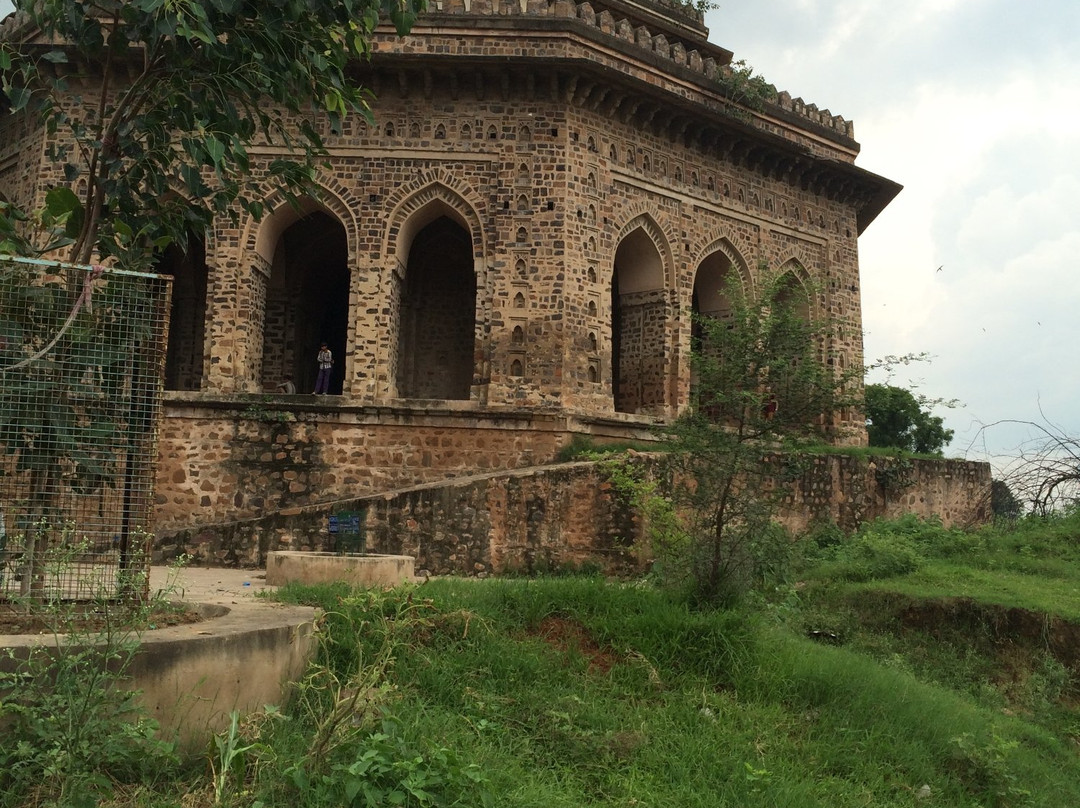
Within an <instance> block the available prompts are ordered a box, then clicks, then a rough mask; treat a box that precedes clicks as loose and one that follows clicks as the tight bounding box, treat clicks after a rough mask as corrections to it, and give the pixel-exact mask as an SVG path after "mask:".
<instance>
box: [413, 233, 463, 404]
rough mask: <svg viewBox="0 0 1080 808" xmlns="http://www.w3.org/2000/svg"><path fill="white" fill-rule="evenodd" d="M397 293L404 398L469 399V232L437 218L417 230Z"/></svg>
mask: <svg viewBox="0 0 1080 808" xmlns="http://www.w3.org/2000/svg"><path fill="white" fill-rule="evenodd" d="M408 255H409V259H408V265H407V267H406V270H405V280H404V282H403V290H402V292H401V295H400V303H399V306H400V313H399V323H400V325H399V329H400V333H399V338H398V355H397V388H398V395H399V396H401V397H402V398H419V399H457V400H462V399H468V398H469V394H470V390H471V387H472V379H473V363H474V356H475V323H476V273H475V270H474V268H473V245H472V240H471V238H470V236H469V233H468V232H467V231H466V230H465V228H464V227H462V226H461V225H460V224H459V223H458V222H456V221H455V220H453V219H451V218H450V217H449V216H441V217H439V218H437V219H435V220H434V221H432V222H431V223H430V224H428V225H427V226H426V227H424V228H423V229H422V230H420V232H419V233H417V235H416V237H415V238H414V239H413V241H412V245H411V246H410V248H409V251H408Z"/></svg>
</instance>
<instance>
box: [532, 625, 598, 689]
mask: <svg viewBox="0 0 1080 808" xmlns="http://www.w3.org/2000/svg"><path fill="white" fill-rule="evenodd" d="M531 634H532V635H533V636H536V637H539V638H540V639H542V640H543V641H544V642H546V643H547V644H548V645H550V646H551V647H552V648H555V649H557V650H559V651H561V652H562V653H564V654H566V653H576V654H580V655H581V656H583V657H584V658H585V659H586V660H587V662H588V671H589V673H595V674H601V675H603V674H606V673H607V672H608V671H610V670H611V669H612V668H613V667H615V664H616V663H617V662H619V655H618V654H616V653H615V652H614V651H612V650H611V649H610V648H604V647H602V646H601V645H600V644H599V643H597V642H596V640H594V639H593V638H592V635H591V634H589V630H588V629H587V628H585V626H583V625H581V623H578V622H577V621H576V620H570V619H568V618H565V617H559V616H556V615H552V616H549V617H545V618H544V619H543V620H542V621H540V625H539V626H537V627H536V630H535V631H533V632H531Z"/></svg>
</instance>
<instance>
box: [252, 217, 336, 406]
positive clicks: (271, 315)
mask: <svg viewBox="0 0 1080 808" xmlns="http://www.w3.org/2000/svg"><path fill="white" fill-rule="evenodd" d="M348 262H349V245H348V238H347V237H346V235H345V228H344V227H343V226H342V224H341V222H339V221H338V220H337V219H335V218H334V217H332V216H330V215H328V214H326V213H322V212H317V213H312V214H310V215H308V216H305V217H304V218H303V219H301V220H300V221H298V222H296V223H295V224H293V225H292V226H291V227H289V228H288V229H287V230H286V231H285V232H284V233H283V234H282V235H281V238H280V239H279V240H278V244H277V249H276V250H275V251H274V263H273V268H272V270H271V273H270V283H269V286H268V288H267V293H266V316H265V320H264V325H263V353H262V356H263V367H262V384H263V390H265V391H266V392H268V393H273V392H281V391H282V389H283V387H282V386H283V385H284V384H285V383H286V382H288V381H290V380H291V381H292V382H293V383H294V384H295V385H296V390H297V392H298V393H310V392H312V391H313V390H314V389H315V376H316V374H317V373H318V366H317V364H316V361H315V357H316V356H317V355H318V353H319V343H321V342H323V341H325V342H326V344H327V346H328V347H329V348H330V351H331V353H332V354H333V357H334V369H333V372H332V374H331V376H330V387H329V393H330V394H331V395H340V394H341V392H342V389H343V385H344V380H345V338H346V331H347V328H348V321H349V263H348Z"/></svg>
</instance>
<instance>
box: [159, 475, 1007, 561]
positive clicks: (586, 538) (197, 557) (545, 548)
mask: <svg viewBox="0 0 1080 808" xmlns="http://www.w3.org/2000/svg"><path fill="white" fill-rule="evenodd" d="M639 457H641V458H642V459H643V462H651V461H650V459H649V456H648V455H640V456H639ZM897 463H901V464H902V467H900V468H896V465H897ZM889 469H894V470H896V471H897V472H898V473H897V474H895V475H890V474H889V473H887V472H888V470H889ZM883 472H885V473H883ZM890 478H891V479H901V478H902V479H903V483H902V484H901V485H896V486H892V487H891V486H890V484H889V482H888V481H889V479H890ZM990 482H991V477H990V467H989V465H988V464H985V463H975V462H966V461H955V460H904V461H895V460H892V459H889V458H874V459H872V460H867V459H866V458H861V457H855V456H849V455H838V454H830V455H822V456H820V457H817V458H815V459H814V460H813V462H812V463H811V464H810V466H809V467H808V468H807V469H806V470H805V471H804V473H803V474H802V475H801V476H800V477H799V478H798V479H797V480H795V481H793V482H792V483H791V484H790V486H789V488H788V489H787V493H786V495H785V496H784V498H783V502H782V505H781V508H780V510H779V512H778V516H779V518H780V519H781V521H782V522H783V523H784V524H785V525H786V526H787V527H788V528H789V529H791V530H793V531H796V532H798V531H802V530H805V529H806V528H807V527H808V526H810V525H812V524H814V523H816V522H823V521H831V522H834V523H836V524H838V525H840V526H841V527H845V528H851V527H854V526H855V525H857V524H858V523H860V522H863V521H866V520H869V519H874V518H877V517H886V518H895V517H898V516H901V515H903V514H908V513H914V514H917V515H920V516H923V517H930V516H937V517H939V518H940V519H941V520H942V522H943V523H944V524H945V525H946V526H953V525H958V526H964V525H970V524H977V523H980V522H983V521H985V520H986V519H987V518H988V511H989V502H990ZM342 511H356V512H360V513H361V514H362V515H363V516H362V519H363V520H364V526H365V527H364V531H365V536H366V549H367V551H368V552H375V553H389V554H393V555H409V556H413V557H414V558H415V559H416V570H417V573H418V574H421V575H422V574H424V573H425V572H426V573H428V574H431V575H450V574H453V575H466V576H480V577H483V576H486V575H489V574H498V573H505V572H515V571H516V572H540V571H545V570H554V569H560V568H575V567H576V568H580V567H582V566H590V567H592V568H595V569H599V570H601V571H603V572H604V573H606V574H611V575H633V574H636V573H639V572H641V571H642V570H643V569H645V567H646V565H647V564H648V561H649V552H648V550H647V549H645V548H644V547H643V545H644V542H642V541H641V539H642V537H643V522H642V519H641V517H640V514H638V513H636V512H635V511H634V510H633V509H632V508H631V507H629V506H628V505H627V504H626V503H625V501H624V500H623V499H622V498H621V497H620V496H619V494H618V492H617V491H616V490H615V489H614V488H613V486H612V484H611V482H610V481H609V480H608V479H607V478H606V477H605V475H604V473H603V471H602V470H600V469H598V467H597V465H596V464H595V463H592V462H572V463H562V464H557V465H551V466H544V467H534V468H531V469H523V470H522V469H519V470H514V471H502V472H492V473H489V474H481V475H472V476H469V477H462V478H456V479H453V480H448V481H444V482H437V483H430V484H427V485H421V486H416V487H412V488H408V489H404V490H399V491H389V492H387V493H382V494H378V495H372V496H364V497H356V498H352V499H345V500H341V501H338V502H334V503H323V504H320V505H310V506H301V507H296V508H291V509H287V510H284V511H279V512H277V513H274V514H271V515H269V516H264V517H260V518H253V519H247V520H242V521H236V522H232V523H229V524H219V525H215V526H211V527H203V528H197V527H196V528H192V529H190V530H184V531H179V532H176V533H174V534H173V535H171V536H168V537H159V539H158V543H157V545H156V548H155V558H154V562H155V563H162V562H163V561H166V560H168V559H170V558H174V557H176V556H178V555H180V554H182V553H186V554H188V555H190V556H191V557H192V559H193V563H195V564H211V565H223V564H225V565H233V566H240V567H259V566H263V565H264V564H265V559H266V554H267V553H268V552H270V551H272V550H308V551H317V552H328V551H332V550H335V549H338V548H335V547H334V546H333V541H332V539H331V535H330V534H329V532H328V519H327V517H328V516H329V515H330V514H332V513H339V512H342Z"/></svg>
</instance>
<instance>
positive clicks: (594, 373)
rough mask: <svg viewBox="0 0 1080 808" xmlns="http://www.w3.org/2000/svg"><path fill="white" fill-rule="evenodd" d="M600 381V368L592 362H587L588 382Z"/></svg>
mask: <svg viewBox="0 0 1080 808" xmlns="http://www.w3.org/2000/svg"><path fill="white" fill-rule="evenodd" d="M598 381H600V369H599V368H598V367H597V366H596V365H593V364H591V363H590V364H589V383H590V384H596V383H597V382H598Z"/></svg>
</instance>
